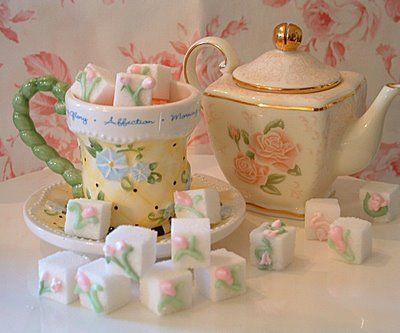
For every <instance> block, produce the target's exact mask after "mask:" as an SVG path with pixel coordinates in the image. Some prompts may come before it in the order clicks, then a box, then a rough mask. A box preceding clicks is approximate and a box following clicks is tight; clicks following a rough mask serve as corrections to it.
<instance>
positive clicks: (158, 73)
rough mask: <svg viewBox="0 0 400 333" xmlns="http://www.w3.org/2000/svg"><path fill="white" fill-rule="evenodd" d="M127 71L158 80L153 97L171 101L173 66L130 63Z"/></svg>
mask: <svg viewBox="0 0 400 333" xmlns="http://www.w3.org/2000/svg"><path fill="white" fill-rule="evenodd" d="M126 71H127V72H128V73H132V74H141V75H149V76H151V77H152V78H153V79H154V80H155V81H156V85H155V87H154V90H153V98H154V99H157V100H161V101H169V99H170V95H169V90H170V83H171V67H168V66H164V65H160V64H133V65H130V66H129V67H128V68H127V70H126ZM155 104H159V103H155Z"/></svg>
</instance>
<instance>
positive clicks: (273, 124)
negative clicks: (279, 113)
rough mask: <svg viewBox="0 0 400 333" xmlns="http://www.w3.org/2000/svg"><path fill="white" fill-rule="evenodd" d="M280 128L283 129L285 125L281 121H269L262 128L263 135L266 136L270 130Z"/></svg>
mask: <svg viewBox="0 0 400 333" xmlns="http://www.w3.org/2000/svg"><path fill="white" fill-rule="evenodd" d="M276 127H280V128H282V129H284V128H285V123H284V122H283V120H282V119H276V120H272V121H270V122H269V123H268V124H267V125H266V126H265V128H264V134H267V133H268V132H269V131H270V130H271V129H272V128H276Z"/></svg>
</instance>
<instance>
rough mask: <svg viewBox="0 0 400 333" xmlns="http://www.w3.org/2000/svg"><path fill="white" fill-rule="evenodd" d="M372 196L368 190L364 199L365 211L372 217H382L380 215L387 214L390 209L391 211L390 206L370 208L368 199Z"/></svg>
mask: <svg viewBox="0 0 400 333" xmlns="http://www.w3.org/2000/svg"><path fill="white" fill-rule="evenodd" d="M370 198H371V194H369V192H367V194H366V195H365V198H364V201H363V209H364V212H366V213H367V214H368V215H369V216H371V217H374V218H375V217H380V216H385V215H386V214H387V213H388V211H389V206H385V207H381V208H379V209H378V210H377V211H373V210H370V209H369V207H368V201H369V199H370Z"/></svg>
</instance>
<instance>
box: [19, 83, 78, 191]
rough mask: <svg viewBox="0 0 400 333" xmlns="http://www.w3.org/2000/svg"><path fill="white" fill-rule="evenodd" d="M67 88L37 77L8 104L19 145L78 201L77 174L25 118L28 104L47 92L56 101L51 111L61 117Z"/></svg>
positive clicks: (23, 87) (63, 111)
mask: <svg viewBox="0 0 400 333" xmlns="http://www.w3.org/2000/svg"><path fill="white" fill-rule="evenodd" d="M68 88H69V84H68V83H65V82H62V81H59V80H57V79H56V78H55V77H53V76H41V77H37V78H32V79H30V80H28V81H26V82H25V83H24V84H23V85H22V87H21V88H20V89H19V90H18V92H17V93H16V94H15V96H14V99H13V102H12V105H13V108H14V113H13V122H14V125H15V127H16V128H17V129H18V131H19V135H20V137H21V139H22V141H23V142H24V143H25V144H26V145H27V146H28V147H29V148H31V149H32V152H33V154H34V155H35V156H36V157H37V158H39V159H40V160H42V161H44V162H46V164H47V166H48V167H49V168H50V170H52V171H53V172H55V173H58V174H60V175H62V176H63V178H64V179H65V181H66V182H67V183H68V184H69V185H71V187H72V193H73V196H74V197H75V198H81V197H83V196H84V195H83V187H82V173H81V171H80V170H78V169H76V168H75V167H74V165H73V164H72V163H71V162H70V161H68V160H67V159H66V158H63V157H61V156H60V155H59V154H58V153H57V151H56V150H55V149H54V148H53V147H51V146H49V145H48V144H47V143H46V140H45V139H44V138H43V137H42V136H41V135H40V134H39V133H38V132H37V131H36V128H35V124H34V123H33V121H32V119H31V117H30V116H29V111H30V110H29V100H30V99H31V98H32V97H33V96H34V95H35V94H36V93H37V92H39V91H50V92H51V93H52V94H53V95H54V96H55V97H56V98H57V103H56V104H55V105H54V111H55V112H56V113H58V114H60V115H65V93H66V92H67V90H68Z"/></svg>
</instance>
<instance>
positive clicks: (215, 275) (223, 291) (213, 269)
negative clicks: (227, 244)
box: [194, 249, 246, 302]
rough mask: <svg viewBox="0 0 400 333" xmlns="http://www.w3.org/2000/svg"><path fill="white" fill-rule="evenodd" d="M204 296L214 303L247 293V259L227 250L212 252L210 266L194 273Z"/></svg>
mask: <svg viewBox="0 0 400 333" xmlns="http://www.w3.org/2000/svg"><path fill="white" fill-rule="evenodd" d="M194 276H195V281H196V285H197V287H198V288H199V291H200V293H201V294H202V295H204V296H206V297H207V298H209V299H211V300H212V301H213V302H218V301H222V300H224V299H227V298H231V297H235V296H238V295H241V294H243V293H244V292H245V291H246V259H244V258H242V257H241V256H239V255H237V254H236V253H233V252H229V251H227V250H226V249H218V250H215V251H211V260H210V266H208V267H199V268H196V269H195V271H194Z"/></svg>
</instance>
